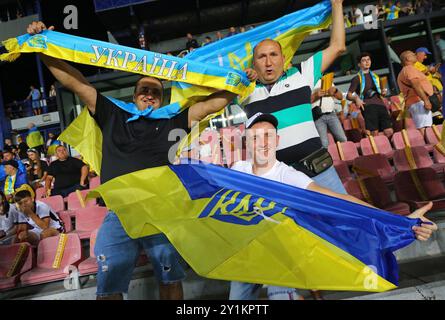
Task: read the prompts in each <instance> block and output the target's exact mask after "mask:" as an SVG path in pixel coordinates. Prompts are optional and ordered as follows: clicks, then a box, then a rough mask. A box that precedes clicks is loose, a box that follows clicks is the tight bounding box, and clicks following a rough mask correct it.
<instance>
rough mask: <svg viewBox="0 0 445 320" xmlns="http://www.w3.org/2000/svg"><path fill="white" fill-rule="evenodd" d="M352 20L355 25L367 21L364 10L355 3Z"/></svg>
mask: <svg viewBox="0 0 445 320" xmlns="http://www.w3.org/2000/svg"><path fill="white" fill-rule="evenodd" d="M352 21H353V22H352V24H353V25H359V24H364V23H365V20H364V18H363V12H362V10H360V9H359V8H358V7H357V5H355V4H353V5H352Z"/></svg>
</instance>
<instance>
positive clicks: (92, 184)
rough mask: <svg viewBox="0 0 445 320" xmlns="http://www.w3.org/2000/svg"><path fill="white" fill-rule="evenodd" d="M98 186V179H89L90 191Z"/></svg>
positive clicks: (97, 177)
mask: <svg viewBox="0 0 445 320" xmlns="http://www.w3.org/2000/svg"><path fill="white" fill-rule="evenodd" d="M98 186H100V177H99V176H96V177H92V178H91V179H90V189H96V188H97V187H98Z"/></svg>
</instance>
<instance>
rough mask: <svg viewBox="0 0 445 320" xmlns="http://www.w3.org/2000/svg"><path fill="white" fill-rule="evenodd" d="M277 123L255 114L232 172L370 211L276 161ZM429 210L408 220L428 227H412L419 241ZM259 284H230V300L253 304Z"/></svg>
mask: <svg viewBox="0 0 445 320" xmlns="http://www.w3.org/2000/svg"><path fill="white" fill-rule="evenodd" d="M277 127H278V120H277V118H275V117H274V116H273V115H271V114H264V113H257V114H255V115H253V116H252V117H251V118H249V119H248V120H247V122H246V129H247V132H246V148H247V153H248V155H249V159H250V160H248V161H239V162H236V163H235V164H234V165H233V166H232V168H231V169H233V170H237V171H241V172H244V173H249V174H253V175H256V176H259V177H262V178H265V179H270V180H274V181H277V182H281V183H285V184H289V185H292V186H295V187H298V188H302V189H307V190H311V191H315V192H319V193H323V194H326V195H329V196H332V197H336V198H340V199H343V200H346V201H351V202H355V203H358V204H361V205H364V206H368V207H373V206H371V205H370V204H368V203H366V202H364V201H361V200H359V199H357V198H355V197H353V196H350V195H345V194H340V193H337V192H333V191H331V190H329V189H326V188H323V187H321V186H319V185H317V184H316V183H315V182H314V181H313V180H312V179H311V178H309V177H308V176H306V175H305V174H304V173H302V172H299V171H297V170H296V169H294V168H293V167H290V166H288V165H286V164H284V163H283V162H280V161H278V160H277V158H276V151H277V146H278V143H279V136H278V135H277ZM431 207H432V202H430V203H428V204H427V205H425V206H423V207H422V208H420V209H418V210H416V211H414V212H413V213H412V214H411V215H409V216H408V217H409V218H420V219H421V220H422V221H425V222H428V223H430V224H422V225H421V226H420V227H418V226H414V227H413V231H414V233H415V234H416V237H417V239H418V240H423V241H426V240H428V239H429V238H430V236H431V234H432V232H433V231H435V230H437V225H435V224H434V223H432V222H431V221H430V220H428V219H426V218H425V217H424V216H423V215H424V214H425V213H426V212H428V210H430V209H431ZM261 288H262V285H261V284H252V283H242V282H236V281H232V282H231V286H230V299H231V300H247V299H248V300H254V299H257V298H258V295H259V293H260V290H261ZM267 291H268V297H269V299H271V300H278V299H286V300H296V299H299V298H300V295H299V294H298V292H297V290H296V289H294V288H284V287H277V286H268V288H267Z"/></svg>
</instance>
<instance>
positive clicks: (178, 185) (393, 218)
mask: <svg viewBox="0 0 445 320" xmlns="http://www.w3.org/2000/svg"><path fill="white" fill-rule="evenodd" d="M94 193H95V194H94V195H95V196H98V195H100V196H102V197H103V199H104V200H105V202H106V203H107V206H108V207H109V208H110V209H111V210H113V211H115V212H116V214H117V215H118V217H119V219H120V221H121V222H122V225H123V227H124V229H125V230H126V232H127V233H128V234H129V235H130V237H132V238H140V237H143V236H147V235H150V234H153V233H156V229H158V230H159V231H161V232H163V233H164V234H166V235H167V237H168V238H169V240H170V241H171V242H172V244H173V245H174V246H175V248H177V250H178V251H179V253H180V254H181V255H182V257H183V258H184V259H185V260H186V261H187V262H188V263H189V264H190V266H191V267H192V268H193V269H194V270H195V271H196V272H197V273H198V274H200V275H201V276H203V277H208V278H215V279H223V280H238V281H244V282H251V283H262V284H271V285H279V286H287V287H295V288H301V289H304V288H306V289H323V290H353V291H375V292H378V291H385V290H389V289H393V288H396V286H397V278H398V276H397V273H398V271H397V262H396V260H395V257H394V255H393V254H392V252H393V251H395V250H397V249H399V248H402V247H404V246H407V245H408V244H410V243H411V242H412V241H414V240H415V237H414V233H413V231H412V230H411V228H412V226H414V225H419V224H420V220H418V219H417V220H416V219H409V218H406V217H402V216H397V215H394V214H391V213H388V212H385V211H382V210H379V209H372V208H369V207H364V206H361V205H358V204H355V203H350V202H347V201H344V200H341V199H337V198H332V197H329V196H326V195H322V194H319V193H315V192H311V191H307V190H303V189H299V188H296V187H292V186H289V185H285V184H281V183H278V182H275V181H271V180H266V179H263V178H260V177H256V176H253V175H248V174H245V173H241V172H237V171H234V170H231V169H226V168H222V167H218V166H214V165H211V164H193V165H186V164H183V165H177V166H164V167H158V168H152V169H145V170H142V171H138V172H134V173H130V174H127V175H125V176H121V177H117V178H115V179H113V180H110V181H108V182H107V183H105V184H104V185H101V186H99V187H98V188H97V189H96V190H95V192H94ZM159 231H157V232H159Z"/></svg>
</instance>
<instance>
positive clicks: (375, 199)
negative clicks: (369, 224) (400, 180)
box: [345, 177, 411, 215]
mask: <svg viewBox="0 0 445 320" xmlns="http://www.w3.org/2000/svg"><path fill="white" fill-rule="evenodd" d="M362 182H363V185H364V188H365V190H366V192H367V193H368V197H369V198H368V199H367V198H366V197H365V195H364V194H363V191H362V189H361V188H360V184H359V182H358V181H356V180H349V181H348V182H346V184H345V189H346V191H347V192H348V193H349V194H350V195H353V196H355V197H356V198H358V199H361V200H363V201H365V202H369V203H370V204H372V205H373V206H375V207H377V208H380V209H382V210H385V211H389V212H393V213H396V214H400V215H409V214H410V213H411V211H410V208H409V205H408V204H406V203H403V202H394V201H392V200H391V198H390V193H389V190H388V187H387V186H386V185H385V183H384V181H383V180H382V179H381V178H380V177H369V178H364V179H362Z"/></svg>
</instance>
